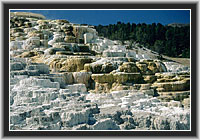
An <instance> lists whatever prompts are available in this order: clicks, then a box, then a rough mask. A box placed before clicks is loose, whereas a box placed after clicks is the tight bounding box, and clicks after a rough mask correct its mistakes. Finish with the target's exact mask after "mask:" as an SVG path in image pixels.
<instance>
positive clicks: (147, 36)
mask: <svg viewBox="0 0 200 140" xmlns="http://www.w3.org/2000/svg"><path fill="white" fill-rule="evenodd" d="M95 28H96V30H97V31H98V33H99V36H104V37H106V38H109V39H111V40H120V41H122V43H123V42H124V41H125V40H129V41H131V42H138V43H140V44H142V45H144V46H145V47H147V48H148V49H151V50H153V51H156V52H158V53H159V54H164V55H167V56H171V57H185V58H189V57H190V26H183V27H171V26H163V25H162V24H160V23H157V24H156V23H152V24H145V23H142V24H140V23H139V24H135V23H132V24H130V23H127V24H125V23H121V22H120V21H118V22H117V24H109V25H107V26H102V25H98V26H96V27H95ZM131 44H132V43H131Z"/></svg>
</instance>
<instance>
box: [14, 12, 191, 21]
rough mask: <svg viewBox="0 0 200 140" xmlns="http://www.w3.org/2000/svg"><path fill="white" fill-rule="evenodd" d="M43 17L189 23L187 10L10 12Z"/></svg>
mask: <svg viewBox="0 0 200 140" xmlns="http://www.w3.org/2000/svg"><path fill="white" fill-rule="evenodd" d="M15 11H23V12H25V11H27V12H33V13H39V14H42V15H44V16H45V17H46V18H47V19H67V20H69V21H70V22H72V23H79V24H83V23H85V24H90V25H98V24H101V25H108V24H115V23H117V21H121V22H124V23H128V22H130V23H136V24H137V23H146V24H151V23H161V24H163V25H166V24H169V23H190V11H189V10H11V12H15Z"/></svg>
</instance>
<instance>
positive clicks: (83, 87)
mask: <svg viewBox="0 0 200 140" xmlns="http://www.w3.org/2000/svg"><path fill="white" fill-rule="evenodd" d="M9 49H10V129H11V130H120V129H121V130H189V129H190V69H189V67H187V66H184V65H181V64H178V63H175V62H168V61H161V60H159V59H158V58H159V56H158V54H157V53H155V52H152V51H150V50H148V49H146V48H144V47H138V44H137V43H134V44H133V45H132V46H131V47H130V46H129V44H128V42H126V44H125V45H122V44H121V42H120V41H112V40H108V39H106V38H102V37H98V33H97V32H96V30H95V29H94V28H93V27H92V26H81V25H78V24H73V23H70V22H69V21H67V20H48V19H45V17H44V16H42V15H38V14H32V13H28V14H27V13H11V15H10V46H9Z"/></svg>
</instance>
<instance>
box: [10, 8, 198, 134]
mask: <svg viewBox="0 0 200 140" xmlns="http://www.w3.org/2000/svg"><path fill="white" fill-rule="evenodd" d="M10 10H41V11H43V10H60V11H64V10H66V11H70V10H71V11H73V10H74V11H75V10H86V11H89V10H103V11H105V10H110V11H113V10H119V11H120V10H126V11H131V10H146V11H148V10H150V11H152V10H163V11H165V10H180V11H185V10H189V11H190V130H81V131H152V132H153V131H169V132H170V131H191V99H192V96H191V65H192V63H191V25H192V21H191V12H192V11H191V9H9V43H10ZM79 24H81V23H79ZM9 65H10V49H9ZM9 77H10V67H9ZM9 83H10V78H9ZM196 94H198V93H196ZM9 131H31V132H32V131H39V132H40V131H80V130H10V84H9Z"/></svg>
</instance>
